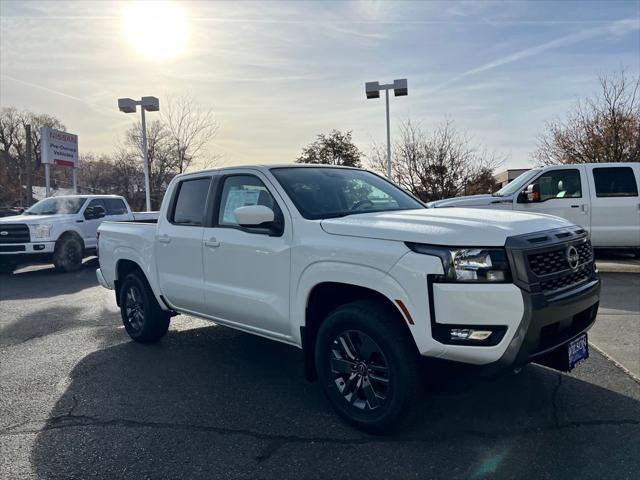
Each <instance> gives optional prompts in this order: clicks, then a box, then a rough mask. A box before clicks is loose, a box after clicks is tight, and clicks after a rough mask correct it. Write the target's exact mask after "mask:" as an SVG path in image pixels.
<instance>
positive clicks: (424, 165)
mask: <svg viewBox="0 0 640 480" xmlns="http://www.w3.org/2000/svg"><path fill="white" fill-rule="evenodd" d="M392 150H393V152H392V154H393V158H392V177H393V178H392V179H393V180H394V181H395V183H397V184H398V185H400V186H401V187H402V188H404V189H405V190H408V191H409V192H411V193H413V194H414V195H415V196H417V197H418V198H420V199H421V200H424V201H431V200H438V199H441V198H449V197H455V196H457V195H461V194H464V193H467V192H466V190H467V188H468V187H469V186H472V185H475V184H477V183H478V182H479V181H480V179H482V178H485V177H486V175H487V172H491V171H492V170H493V169H494V168H495V167H497V166H498V165H499V164H500V163H501V162H500V161H499V160H498V159H497V158H496V156H495V154H492V153H489V152H487V151H486V149H483V148H480V147H477V146H474V145H473V144H472V143H471V140H470V139H469V137H468V136H467V135H466V134H464V133H461V132H460V131H458V130H457V129H456V128H455V126H454V124H453V121H451V120H445V121H444V122H443V123H441V124H440V125H438V126H437V127H436V129H435V130H434V131H433V133H432V134H431V135H427V134H426V133H425V132H424V130H423V129H422V127H421V125H420V124H416V123H413V122H411V120H407V121H405V122H402V123H401V125H400V135H399V140H398V141H396V142H395V144H394V145H393V149H392ZM369 161H370V165H371V167H372V168H373V169H374V170H377V171H379V172H385V171H386V149H383V148H382V147H381V146H379V145H374V146H373V148H372V153H371V156H370V159H369Z"/></svg>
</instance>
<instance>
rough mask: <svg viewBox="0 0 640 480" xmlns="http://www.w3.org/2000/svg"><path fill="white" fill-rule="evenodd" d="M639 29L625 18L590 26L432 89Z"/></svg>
mask: <svg viewBox="0 0 640 480" xmlns="http://www.w3.org/2000/svg"><path fill="white" fill-rule="evenodd" d="M638 29H640V20H638V19H624V20H618V21H615V22H611V23H608V24H606V25H603V26H600V27H595V28H589V29H585V30H581V31H579V32H575V33H570V34H569V35H565V36H564V37H560V38H557V39H555V40H551V41H550V42H545V43H542V44H540V45H536V46H533V47H529V48H525V49H523V50H520V51H518V52H515V53H512V54H510V55H507V56H505V57H502V58H498V59H496V60H493V61H492V62H488V63H485V64H483V65H480V66H478V67H475V68H472V69H470V70H467V71H465V72H463V73H461V74H459V75H456V76H454V77H453V78H450V79H449V80H447V81H445V82H443V83H441V84H440V85H437V86H436V87H434V88H433V89H432V90H431V93H433V92H436V91H438V90H442V89H443V88H446V87H448V86H449V85H451V84H453V83H456V82H459V81H460V80H463V79H465V78H467V77H470V76H472V75H476V74H478V73H482V72H486V71H488V70H493V69H494V68H498V67H501V66H503V65H507V64H509V63H513V62H517V61H519V60H522V59H525V58H529V57H533V56H535V55H539V54H541V53H544V52H547V51H549V50H554V49H556V48H560V47H566V46H568V45H573V44H575V43H578V42H582V41H584V40H588V39H590V38H594V37H599V36H602V35H607V34H608V35H616V36H621V35H625V34H627V33H630V32H634V31H637V30H638Z"/></svg>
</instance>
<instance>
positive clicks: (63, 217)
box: [0, 214, 75, 225]
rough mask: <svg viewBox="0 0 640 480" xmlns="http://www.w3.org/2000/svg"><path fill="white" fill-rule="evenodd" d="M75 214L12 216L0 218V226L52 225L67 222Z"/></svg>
mask: <svg viewBox="0 0 640 480" xmlns="http://www.w3.org/2000/svg"><path fill="white" fill-rule="evenodd" d="M74 215H75V214H57V215H13V216H11V217H2V218H0V225H2V224H3V223H27V224H30V223H53V222H62V221H68V220H69V218H72V217H73V216H74Z"/></svg>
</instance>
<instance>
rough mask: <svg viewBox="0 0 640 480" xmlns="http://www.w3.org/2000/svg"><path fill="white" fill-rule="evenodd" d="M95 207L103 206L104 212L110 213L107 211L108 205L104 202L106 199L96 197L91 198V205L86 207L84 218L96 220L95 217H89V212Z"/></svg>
mask: <svg viewBox="0 0 640 480" xmlns="http://www.w3.org/2000/svg"><path fill="white" fill-rule="evenodd" d="M94 207H102V208H104V213H105V215H108V213H107V206H106V205H105V203H104V200H103V199H101V198H94V199H93V200H91V201H90V202H89V205H87V208H85V210H84V218H85V219H87V220H95V217H91V218H90V217H89V212H90V210H89V209H90V208H94Z"/></svg>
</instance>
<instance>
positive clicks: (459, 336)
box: [451, 328, 493, 341]
mask: <svg viewBox="0 0 640 480" xmlns="http://www.w3.org/2000/svg"><path fill="white" fill-rule="evenodd" d="M491 333H493V332H491V330H473V329H470V328H452V329H451V340H479V341H483V340H486V339H487V338H489V337H490V336H491Z"/></svg>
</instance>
